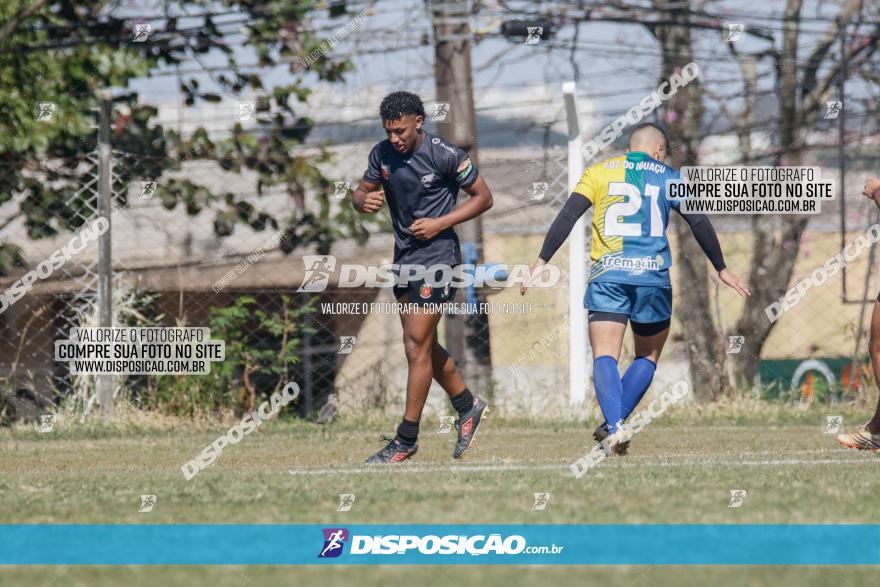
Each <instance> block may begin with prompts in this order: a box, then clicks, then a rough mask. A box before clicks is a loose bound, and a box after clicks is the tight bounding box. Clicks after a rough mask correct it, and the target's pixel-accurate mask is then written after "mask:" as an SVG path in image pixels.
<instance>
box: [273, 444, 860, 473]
mask: <svg viewBox="0 0 880 587" xmlns="http://www.w3.org/2000/svg"><path fill="white" fill-rule="evenodd" d="M831 452H835V453H840V452H841V451H840V450H832V449H811V450H803V451H793V453H791V454H809V453H831ZM767 453H768V451H757V452H755V453H743V454H741V455H739V456H740V457H741V458H739V459H737V458H733V459H731V458H719V457H717V456H716V457H712V456H710V457H703V458H692V457H691V455H687V456H685V455H669V456H665V457H661V459H663V460H659V461H658V460H656V459H657V457H656V456H655V457H647V456H645V457H640V459H653V460H649V461H641V460H640V462H637V463H634V462H621V461H620V460H619V459H615V458H612V459H609V460H606V461H604V462H603V464H602V465H601V466H602V467H604V468H610V469H625V468H645V467H647V468H669V467H673V468H674V467H704V466H745V467H774V466H783V465H846V464H857V465H858V464H871V465H872V466H876V463H877V460H876V457H873V455H858V456H855V455H846V454H841V456H840V457H838V458H833V459H801V458H791V457H787V458H786V457H782V455H780V457H782V458H777V459H758V460H756V459H751V460H743V458H742V457H747V456H755V455H758V454H767ZM683 456H684V457H685V458H683V459H682V457H683ZM872 457H873V458H872ZM626 459H627V460H634V459H633V457H626ZM675 459H679V461H678V462H674V460H675ZM572 460H573V459H572ZM570 462H571V461H566V462H564V463H562V462H548V461H532V462H502V463H497V462H496V463H492V462H484V463H471V464H461V465H441V464H424V465H416V464H403V465H392V466H390V467H389V466H383V465H374V466H364V467H347V468H314V469H309V468H306V469H299V470H297V469H290V470H289V471H288V472H289V473H290V474H291V475H369V474H376V473H378V474H388V473H392V474H394V473H447V472H448V473H484V472H504V471H552V470H559V471H568V470H569V467H568V463H570Z"/></svg>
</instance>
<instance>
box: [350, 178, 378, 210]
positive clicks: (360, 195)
mask: <svg viewBox="0 0 880 587" xmlns="http://www.w3.org/2000/svg"><path fill="white" fill-rule="evenodd" d="M383 204H385V192H384V191H382V186H381V185H380V184H378V183H370V182H369V181H367V180H365V179H362V180H361V181H360V183H359V184H358V186H357V189H355V190H354V194H353V195H352V198H351V205H352V206H354V209H355V210H357V211H358V212H360V213H362V214H375V213H376V212H378V211H379V209H380V208H381V207H382V205H383Z"/></svg>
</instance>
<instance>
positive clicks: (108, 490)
mask: <svg viewBox="0 0 880 587" xmlns="http://www.w3.org/2000/svg"><path fill="white" fill-rule="evenodd" d="M835 408H837V407H835ZM825 413H834V414H842V415H844V417H845V422H846V423H847V425H852V424H855V423H857V422H859V421H860V420H859V419H858V418H857V417H855V415H854V414H851V413H847V412H846V411H845V410H841V409H834V410H832V411H830V412H829V410H828V409H827V408H826V409H824V410H823V409H822V408H810V409H792V410H789V411H785V410H776V411H774V412H773V413H772V414H770V415H755V414H752V413H750V414H745V415H737V416H719V415H714V416H713V415H705V414H704V415H700V416H697V415H694V414H693V413H690V414H688V413H684V412H681V413H678V412H671V413H669V414H666V415H664V416H663V417H662V418H660V419H658V420H657V421H655V422H653V423H652V424H651V425H650V426H649V427H647V428H646V429H645V430H644V431H643V432H641V433H640V434H639V435H637V436H636V437H635V439H634V441H633V446H632V449H631V452H630V455H629V456H627V457H625V458H620V457H615V458H611V459H608V460H606V461H605V462H604V463H602V464H601V465H599V466H598V467H597V468H596V469H593V470H592V471H589V472H588V473H587V474H586V475H585V476H584V477H582V478H581V479H574V478H573V476H572V475H571V473H570V471H569V469H568V465H569V463H571V462H572V461H573V460H574V459H575V458H577V457H579V456H581V455H583V454H584V453H586V452H587V451H589V449H590V448H591V446H592V441H591V439H590V432H591V430H592V427H587V426H585V425H583V424H577V423H560V424H558V425H553V424H550V423H547V422H522V421H502V420H491V421H489V422H488V423H487V426H486V427H485V429H481V432H480V436H479V439H478V445H477V447H476V448H474V449H473V451H472V452H470V453H468V455H467V457H468V458H467V459H466V460H465V461H462V462H454V461H452V459H451V451H452V443H453V441H454V435H453V433H450V434H439V433H437V432H436V430H431V429H428V430H424V429H423V430H424V431H423V433H422V438H421V441H420V451H419V453H418V455H416V457H415V458H414V459H413V460H412V461H411V462H407V463H404V464H402V465H400V466H397V467H395V468H392V469H387V468H379V469H376V468H372V467H370V468H368V467H364V466H362V465H361V463H362V462H363V459H364V458H366V457H367V456H368V455H369V454H370V453H372V452H373V451H375V450H377V449H378V448H380V447H381V443H380V442H379V438H378V436H379V433H381V432H389V431H391V430H393V421H392V420H391V419H388V420H383V421H381V422H380V421H374V422H371V423H367V422H365V421H360V422H351V421H348V422H346V421H343V422H339V423H336V424H334V425H333V428H332V430H331V431H330V438H329V439H322V434H321V431H320V429H319V428H318V427H317V426H315V425H312V424H308V423H304V422H297V421H281V422H277V421H276V422H271V423H268V424H266V425H264V426H263V427H262V428H260V429H259V431H257V432H256V433H254V434H252V435H251V436H249V437H246V438H245V439H244V440H243V441H242V442H240V443H239V444H237V445H234V446H231V447H229V448H227V449H226V450H225V451H224V453H223V454H222V456H221V457H220V458H219V459H218V460H217V462H216V463H215V464H214V465H213V466H212V467H210V468H209V469H207V470H205V471H203V472H202V473H201V474H199V475H198V476H196V477H195V479H193V480H192V481H186V480H185V479H184V478H183V475H182V474H181V472H180V466H181V465H182V464H183V463H184V462H185V461H187V460H188V459H190V458H192V457H193V456H195V455H196V454H197V453H198V452H199V451H201V449H202V448H203V447H204V446H206V445H207V444H209V443H210V442H211V441H212V440H213V439H214V438H216V437H217V436H218V435H219V434H221V433H222V432H224V431H225V426H221V425H217V426H214V427H197V428H193V427H190V426H187V425H185V424H182V423H179V424H177V425H175V426H167V425H166V426H161V427H127V428H122V429H109V428H102V427H96V426H93V425H92V426H88V425H87V426H59V428H58V429H56V430H54V431H52V432H50V433H47V434H39V433H37V432H36V431H34V430H33V429H32V428H16V429H11V430H9V429H7V430H3V431H0V494H2V495H3V499H2V500H0V522H3V523H113V524H118V523H157V524H174V523H321V524H328V525H334V524H346V523H347V524H353V523H598V524H602V523H631V524H639V523H722V524H728V523H731V524H735V523H874V524H877V523H880V508H878V507H877V504H878V503H880V502H878V497H877V487H878V486H880V455H876V454H863V453H858V452H852V451H846V450H842V449H839V448H837V445H836V443H835V442H834V437H833V435H829V434H823V431H822V426H821V422H822V421H823V418H824V416H823V414H825ZM732 489H744V490H746V491H747V496H746V498H745V500H744V502H743V504H742V506H741V507H738V508H731V507H728V505H729V501H730V490H732ZM536 492H549V493H550V495H551V498H550V503H549V505H548V506H547V508H546V509H545V510H543V511H533V510H532V506H533V504H534V495H533V494H534V493H536ZM340 493H353V494H355V495H356V500H355V503H354V505H353V507H352V509H351V511H349V512H337V511H336V510H337V507H338V505H339V497H338V495H339V494H340ZM142 494H155V495H156V496H157V504H156V506H155V508H154V511H152V512H151V513H139V512H138V507H139V505H140V496H141V495H142ZM875 573H876V569H873V570H871V569H865V568H826V567H822V568H776V569H767V568H743V567H739V568H705V567H696V568H689V569H683V568H675V567H628V568H608V567H599V568H592V567H591V568H587V567H581V568H553V567H544V568H540V569H536V568H530V569H524V568H502V567H471V568H470V570H468V569H461V568H453V567H405V568H391V567H381V568H360V569H353V568H334V569H327V568H320V569H319V568H293V567H269V568H266V567H248V568H245V567H221V568H201V567H173V568H172V567H126V568H106V567H103V568H102V567H80V568H77V567H67V568H48V567H33V568H22V567H20V568H14V569H3V570H0V585H68V584H69V585H113V584H120V583H122V582H123V581H124V582H125V584H126V585H128V586H134V585H141V584H143V585H147V584H148V583H149V584H150V585H155V584H167V585H177V584H180V585H192V584H203V583H210V584H211V585H212V586H221V585H264V584H265V585H277V584H297V585H298V584H307V585H311V584H321V585H343V584H346V585H347V584H351V583H355V584H358V585H362V584H363V585H391V584H398V583H397V582H398V581H402V577H404V576H405V577H406V578H407V580H408V581H410V580H411V581H413V582H414V584H417V585H444V584H462V583H464V584H471V581H473V583H474V584H475V583H477V582H479V584H481V585H496V584H497V585H502V584H503V585H505V586H513V585H533V584H535V583H536V582H537V581H538V578H537V577H539V576H540V577H542V579H541V580H547V579H549V580H552V581H553V582H554V584H558V585H568V584H572V585H574V584H579V585H582V584H584V583H585V582H586V583H587V584H593V583H594V582H595V583H596V584H598V583H600V582H601V583H602V584H603V585H616V584H632V583H634V582H637V583H639V584H644V585H655V584H656V585H665V584H675V585H690V584H694V585H698V584H699V585H702V584H707V583H709V582H713V583H722V584H731V585H788V584H792V585H794V584H804V583H806V584H828V585H847V584H850V582H851V584H853V585H861V584H865V583H868V582H869V578H870V577H871V576H872V575H874V576H875ZM545 575H546V579H545V578H543V577H544V576H545ZM249 577H250V578H249ZM551 577H552V578H551ZM478 578H479V581H477V579H478ZM585 580H586V581H585ZM875 581H876V579H875ZM407 584H412V583H410V582H408V583H407Z"/></svg>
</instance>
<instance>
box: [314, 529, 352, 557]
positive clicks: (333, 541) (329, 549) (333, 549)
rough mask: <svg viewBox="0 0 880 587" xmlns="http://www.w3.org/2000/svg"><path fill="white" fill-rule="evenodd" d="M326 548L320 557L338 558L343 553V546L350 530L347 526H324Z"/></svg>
mask: <svg viewBox="0 0 880 587" xmlns="http://www.w3.org/2000/svg"><path fill="white" fill-rule="evenodd" d="M322 532H323V533H324V548H322V549H321V553H320V554H319V555H318V558H336V557H338V556H339V555H340V554H342V547H343V546H345V541H346V540H348V530H346V529H345V528H324V529H323V530H322Z"/></svg>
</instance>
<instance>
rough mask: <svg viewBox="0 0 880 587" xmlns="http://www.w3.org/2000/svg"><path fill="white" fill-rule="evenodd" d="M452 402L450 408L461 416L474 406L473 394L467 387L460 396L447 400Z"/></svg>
mask: <svg viewBox="0 0 880 587" xmlns="http://www.w3.org/2000/svg"><path fill="white" fill-rule="evenodd" d="M449 399H450V400H451V401H452V407H453V408H455V411H456V412H458V413H459V414H463V413H465V412H467V411H468V410H469V409H471V408H472V407H473V405H474V394H472V393H471V390H470V389H468V388H467V387H465V388H464V391H462V392H461V393H460V394H458V395H456V396H453V397H451V398H449Z"/></svg>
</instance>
